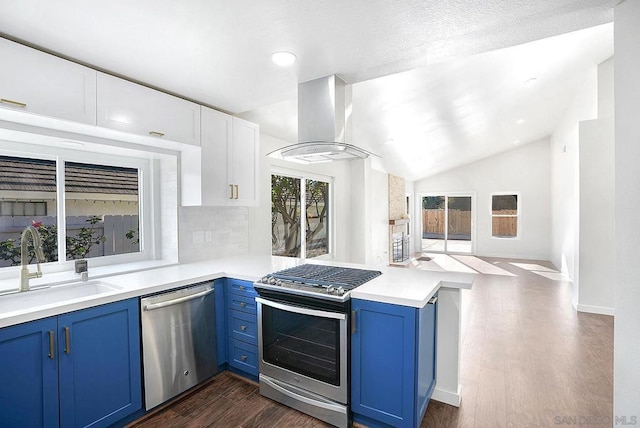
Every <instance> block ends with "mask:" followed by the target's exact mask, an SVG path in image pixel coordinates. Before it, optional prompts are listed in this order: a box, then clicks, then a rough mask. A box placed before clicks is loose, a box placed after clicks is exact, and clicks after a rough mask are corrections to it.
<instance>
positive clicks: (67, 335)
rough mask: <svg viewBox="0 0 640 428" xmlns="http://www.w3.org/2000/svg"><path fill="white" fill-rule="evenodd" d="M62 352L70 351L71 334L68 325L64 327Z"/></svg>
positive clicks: (67, 352)
mask: <svg viewBox="0 0 640 428" xmlns="http://www.w3.org/2000/svg"><path fill="white" fill-rule="evenodd" d="M64 353H65V354H70V353H71V334H70V331H69V327H65V328H64Z"/></svg>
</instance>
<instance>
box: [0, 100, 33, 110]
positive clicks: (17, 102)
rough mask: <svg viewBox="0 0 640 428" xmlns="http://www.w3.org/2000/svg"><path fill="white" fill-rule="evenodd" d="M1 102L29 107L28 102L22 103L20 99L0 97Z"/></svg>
mask: <svg viewBox="0 0 640 428" xmlns="http://www.w3.org/2000/svg"><path fill="white" fill-rule="evenodd" d="M0 103H3V104H11V105H13V106H16V107H22V108H27V104H26V103H21V102H20V101H13V100H8V99H6V98H0Z"/></svg>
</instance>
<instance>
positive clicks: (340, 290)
mask: <svg viewBox="0 0 640 428" xmlns="http://www.w3.org/2000/svg"><path fill="white" fill-rule="evenodd" d="M336 294H337V295H338V296H342V295H344V288H342V286H341V285H340V286H338V288H336Z"/></svg>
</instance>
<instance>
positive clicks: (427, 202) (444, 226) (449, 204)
mask: <svg viewBox="0 0 640 428" xmlns="http://www.w3.org/2000/svg"><path fill="white" fill-rule="evenodd" d="M471 207H472V199H471V196H447V195H436V196H424V197H423V198H422V246H421V249H422V251H434V252H451V253H471V252H472V250H473V247H472V241H471V236H472V234H471V231H472V215H473V212H472V208H471Z"/></svg>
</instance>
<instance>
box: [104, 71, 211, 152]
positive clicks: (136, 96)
mask: <svg viewBox="0 0 640 428" xmlns="http://www.w3.org/2000/svg"><path fill="white" fill-rule="evenodd" d="M98 126H104V127H106V128H112V129H117V130H120V131H125V132H131V133H134V134H140V135H146V136H153V137H157V138H162V139H166V140H172V141H177V142H180V143H185V144H191V145H196V146H199V145H200V106H199V105H198V104H195V103H192V102H190V101H186V100H183V99H181V98H178V97H174V96H171V95H169V94H165V93H164V92H160V91H156V90H154V89H151V88H147V87H146V86H142V85H138V84H135V83H133V82H129V81H127V80H123V79H118V78H117V77H113V76H109V75H107V74H104V73H98Z"/></svg>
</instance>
